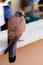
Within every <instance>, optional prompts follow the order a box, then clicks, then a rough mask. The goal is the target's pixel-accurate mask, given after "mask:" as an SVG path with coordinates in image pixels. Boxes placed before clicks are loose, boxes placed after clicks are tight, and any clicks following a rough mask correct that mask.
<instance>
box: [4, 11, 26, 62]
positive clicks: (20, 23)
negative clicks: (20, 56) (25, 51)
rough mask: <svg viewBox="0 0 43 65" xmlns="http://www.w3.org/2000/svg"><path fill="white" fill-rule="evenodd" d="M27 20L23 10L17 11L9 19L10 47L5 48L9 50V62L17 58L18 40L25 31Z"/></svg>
mask: <svg viewBox="0 0 43 65" xmlns="http://www.w3.org/2000/svg"><path fill="white" fill-rule="evenodd" d="M25 28H26V20H25V18H24V13H23V11H17V12H16V13H15V15H14V16H12V17H11V18H10V19H9V20H8V47H7V49H6V50H5V53H7V51H8V52H9V62H10V63H12V62H14V61H15V60H16V42H17V41H18V39H19V38H20V36H21V35H22V33H23V32H24V31H25Z"/></svg>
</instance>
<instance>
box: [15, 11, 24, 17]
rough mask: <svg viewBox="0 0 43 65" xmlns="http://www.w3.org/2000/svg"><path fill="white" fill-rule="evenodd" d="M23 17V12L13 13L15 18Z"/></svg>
mask: <svg viewBox="0 0 43 65" xmlns="http://www.w3.org/2000/svg"><path fill="white" fill-rule="evenodd" d="M24 15H25V13H24V12H23V11H17V12H16V13H15V16H18V17H23V16H24Z"/></svg>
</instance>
